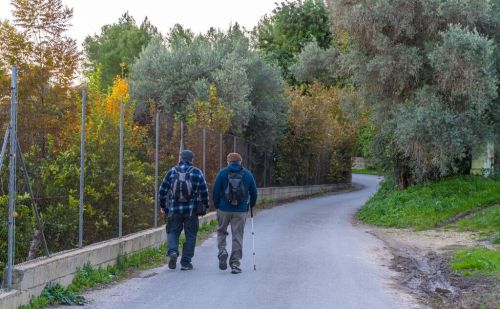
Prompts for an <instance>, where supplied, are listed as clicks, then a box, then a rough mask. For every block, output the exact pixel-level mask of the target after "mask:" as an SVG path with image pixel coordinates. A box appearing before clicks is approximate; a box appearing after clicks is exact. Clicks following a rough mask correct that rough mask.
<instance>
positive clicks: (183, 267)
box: [181, 263, 193, 270]
mask: <svg viewBox="0 0 500 309" xmlns="http://www.w3.org/2000/svg"><path fill="white" fill-rule="evenodd" d="M192 269H193V264H191V263H181V270H192Z"/></svg>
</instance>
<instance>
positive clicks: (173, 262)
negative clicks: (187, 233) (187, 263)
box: [168, 252, 179, 269]
mask: <svg viewBox="0 0 500 309" xmlns="http://www.w3.org/2000/svg"><path fill="white" fill-rule="evenodd" d="M178 256H179V255H178V254H177V253H176V252H171V253H170V254H169V255H168V257H169V260H168V268H170V269H175V267H176V266H177V257H178Z"/></svg>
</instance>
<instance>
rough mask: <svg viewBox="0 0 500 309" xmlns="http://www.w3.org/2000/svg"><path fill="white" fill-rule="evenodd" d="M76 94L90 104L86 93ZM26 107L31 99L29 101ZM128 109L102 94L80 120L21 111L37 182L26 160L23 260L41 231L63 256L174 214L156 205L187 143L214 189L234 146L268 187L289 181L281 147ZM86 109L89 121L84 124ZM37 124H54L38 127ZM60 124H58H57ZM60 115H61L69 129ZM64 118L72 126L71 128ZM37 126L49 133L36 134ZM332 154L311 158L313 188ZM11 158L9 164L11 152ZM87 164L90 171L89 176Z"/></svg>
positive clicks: (4, 209) (1, 114)
mask: <svg viewBox="0 0 500 309" xmlns="http://www.w3.org/2000/svg"><path fill="white" fill-rule="evenodd" d="M16 91H17V89H16ZM4 92H5V91H4V90H2V91H1V93H4ZM24 98H26V96H24ZM76 98H77V99H78V101H80V100H82V98H81V96H80V95H77V96H76ZM26 100H27V99H26ZM8 103H9V102H7V100H2V101H1V102H0V121H1V123H2V124H3V126H2V127H3V128H6V127H9V123H10V118H9V111H10V106H9V104H8ZM23 104H25V102H24V101H23V99H22V98H21V100H20V102H19V105H20V106H22V105H23ZM101 105H102V106H101ZM120 105H121V104H119V105H113V104H110V103H109V102H107V103H106V104H104V103H103V102H102V100H101V99H99V98H98V97H96V96H92V95H89V96H88V97H87V100H86V107H87V108H86V110H85V109H81V107H80V106H79V104H77V105H74V106H73V107H74V110H72V111H71V113H69V114H64V115H67V117H71V119H70V121H68V120H67V119H58V118H57V117H56V116H57V112H58V111H54V113H55V114H56V116H54V117H50V118H47V119H42V118H41V117H40V118H38V117H37V116H36V115H33V114H32V112H33V109H26V108H24V109H23V108H20V110H19V113H18V118H19V120H20V125H19V127H18V141H19V145H20V148H21V149H22V150H23V154H24V158H25V161H26V170H27V172H28V174H27V176H28V178H29V184H30V185H31V186H32V188H33V193H32V195H31V196H30V194H29V191H30V190H28V182H27V179H28V178H26V177H24V176H22V173H23V171H21V170H20V167H19V166H17V176H16V179H17V190H16V191H17V199H16V209H15V213H14V214H13V216H14V218H15V242H14V248H15V250H14V252H15V254H13V260H14V263H19V262H23V261H25V260H27V259H28V257H29V258H33V257H36V256H43V255H46V253H45V252H44V250H43V246H42V245H41V243H42V241H43V239H42V237H41V236H40V234H39V233H40V230H43V232H44V234H45V238H46V241H47V247H48V251H49V253H56V252H60V251H63V250H68V249H74V248H77V247H79V246H82V245H88V244H92V243H96V242H100V241H104V240H108V239H111V238H116V237H119V236H120V235H128V234H130V233H134V232H138V231H141V230H144V229H148V228H152V227H155V226H159V225H161V224H163V221H164V217H163V215H162V214H161V213H159V211H158V206H157V203H156V194H157V188H158V186H159V184H160V183H161V181H162V179H163V177H164V175H165V174H166V172H167V171H168V169H170V168H171V167H173V166H175V165H176V164H177V163H178V155H179V151H180V149H182V148H184V149H190V150H192V151H193V152H194V154H195V159H194V164H195V166H197V167H198V168H200V169H201V170H202V171H203V172H204V174H205V177H206V180H207V183H208V186H209V190H210V192H211V186H212V184H213V183H214V180H215V177H216V175H217V173H218V171H219V170H220V169H221V168H223V167H224V166H226V156H227V154H228V153H230V152H238V153H240V154H241V156H242V157H243V165H244V166H245V167H246V168H248V169H249V170H250V171H251V172H252V173H253V175H254V177H255V180H256V182H257V186H258V187H269V186H277V185H288V183H287V182H286V180H285V181H284V180H283V179H278V177H276V167H277V163H276V162H277V159H276V158H277V154H276V146H275V145H259V143H258V141H255V142H249V141H247V140H246V139H245V138H242V137H240V136H235V135H232V134H228V133H223V132H218V131H217V130H214V129H212V128H206V127H205V128H204V127H198V126H196V125H186V124H184V123H183V122H181V121H179V120H176V119H175V118H174V117H172V115H170V114H168V113H157V112H156V111H152V112H151V113H150V116H149V117H147V118H146V120H144V119H143V120H141V121H137V120H134V110H133V109H134V105H132V104H124V105H123V106H124V108H125V110H124V113H123V115H124V117H123V118H122V117H121V113H120V107H119V106H120ZM80 110H82V114H80V112H79V111H80ZM83 111H85V113H84V114H85V116H86V118H85V119H84V121H83V122H82V121H81V120H80V116H82V115H83ZM121 119H123V120H121ZM33 121H35V122H36V121H49V122H50V123H47V124H46V125H44V124H38V125H36V126H33V125H32V123H31V122H33ZM54 121H55V122H56V123H52V122H54ZM58 121H61V126H60V127H59V128H58V123H57V122H58ZM63 122H64V123H68V122H69V123H70V125H69V126H68V125H66V124H65V125H62V123H63ZM80 123H81V124H82V125H85V129H84V130H83V132H84V133H85V134H84V136H85V138H84V145H85V149H84V160H81V138H82V137H83V135H82V134H81V133H82V127H81V126H80ZM121 124H123V128H124V129H123V135H122V136H123V138H121V135H120V125H121ZM34 128H39V129H40V130H37V131H36V132H35V131H33V130H34ZM54 128H56V129H54ZM2 133H3V132H2ZM2 136H3V134H2ZM120 140H121V141H122V142H120ZM121 145H123V149H122V150H121V149H120V147H121ZM121 151H122V152H123V153H122V156H121V155H120V152H121ZM121 158H122V159H121ZM328 159H329V158H328V156H324V157H321V156H318V157H316V158H315V160H313V162H310V164H309V165H311V166H314V168H312V169H311V170H314V172H315V173H316V174H315V175H314V177H312V176H311V177H309V176H308V178H307V179H306V180H305V182H304V183H303V184H319V183H321V182H323V180H324V176H325V175H322V173H323V169H322V168H321V166H322V165H325V164H328ZM3 160H4V166H5V167H7V166H8V164H9V162H8V156H6V157H5V158H3ZM82 162H83V164H84V169H83V170H84V177H82V178H81V177H80V176H81V173H80V170H81V169H80V165H81V163H82ZM120 170H122V171H123V174H122V176H120ZM308 173H309V172H308ZM9 176H10V175H9V169H8V168H3V169H2V170H1V173H0V210H1V218H2V221H1V226H0V270H1V269H3V268H4V267H5V266H6V263H7V260H8V257H7V246H8V244H7V234H8V233H7V230H8V229H7V228H8V226H9V223H8V221H7V220H6V219H7V218H8V216H9V214H10V213H9V210H8V205H9V197H8V194H9V182H8V179H9ZM81 180H83V183H81ZM120 183H121V184H120ZM120 186H121V187H122V190H121V192H122V193H121V194H120V190H119V188H120ZM80 188H83V192H81V189H80ZM81 193H83V194H82V195H81ZM120 200H121V202H120ZM33 202H34V203H33ZM120 204H121V208H120ZM34 207H36V208H37V209H38V210H39V211H40V214H41V219H42V221H43V226H38V224H37V222H36V220H34V214H33V209H34ZM211 207H212V206H211ZM82 210H83V217H82V216H81V213H82Z"/></svg>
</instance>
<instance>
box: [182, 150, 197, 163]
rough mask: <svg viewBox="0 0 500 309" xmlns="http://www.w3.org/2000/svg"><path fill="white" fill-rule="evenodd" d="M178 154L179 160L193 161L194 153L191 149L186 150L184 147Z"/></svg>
mask: <svg viewBox="0 0 500 309" xmlns="http://www.w3.org/2000/svg"><path fill="white" fill-rule="evenodd" d="M179 156H180V157H181V160H186V161H189V162H191V161H193V158H194V154H193V152H192V151H191V150H188V149H184V150H183V151H181V153H179Z"/></svg>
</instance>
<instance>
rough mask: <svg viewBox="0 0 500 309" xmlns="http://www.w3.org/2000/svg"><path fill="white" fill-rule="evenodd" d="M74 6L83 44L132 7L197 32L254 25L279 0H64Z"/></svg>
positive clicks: (74, 33) (5, 14)
mask: <svg viewBox="0 0 500 309" xmlns="http://www.w3.org/2000/svg"><path fill="white" fill-rule="evenodd" d="M62 1H63V3H64V4H65V5H67V6H69V7H70V8H73V19H72V24H73V27H71V29H70V30H69V31H68V35H69V36H70V37H73V38H75V39H76V40H77V41H78V44H79V45H80V46H81V43H83V40H84V39H85V37H86V36H87V35H93V34H95V33H100V30H101V27H102V26H103V25H106V24H111V23H115V22H117V21H118V18H119V17H120V16H121V15H122V14H123V13H124V12H125V11H129V13H130V15H132V16H133V17H134V18H135V20H136V22H137V23H138V24H140V23H141V22H142V21H143V20H144V17H145V16H147V17H148V18H149V20H150V21H151V23H152V24H153V25H155V26H156V27H157V28H158V30H159V31H160V32H161V33H162V34H166V33H167V32H168V30H169V29H170V28H171V27H172V26H173V25H174V24H176V23H179V24H181V25H183V26H184V27H187V28H190V29H191V30H193V31H194V32H195V33H199V32H205V31H207V30H208V29H209V28H210V27H211V26H213V27H215V28H220V29H222V30H226V29H227V28H228V26H229V24H230V23H235V22H238V23H239V24H240V25H242V26H244V27H245V28H246V29H247V30H251V29H253V27H254V26H255V25H257V23H258V21H259V20H260V18H261V17H262V16H264V15H265V14H269V13H271V11H272V10H273V9H274V8H275V6H276V5H275V3H276V2H279V1H277V0H212V1H209V0H178V1H172V0H164V1H160V0H99V1H98V0H62ZM11 8H12V7H11V5H10V0H0V20H4V19H11V18H12V15H11V12H10V11H11Z"/></svg>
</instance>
